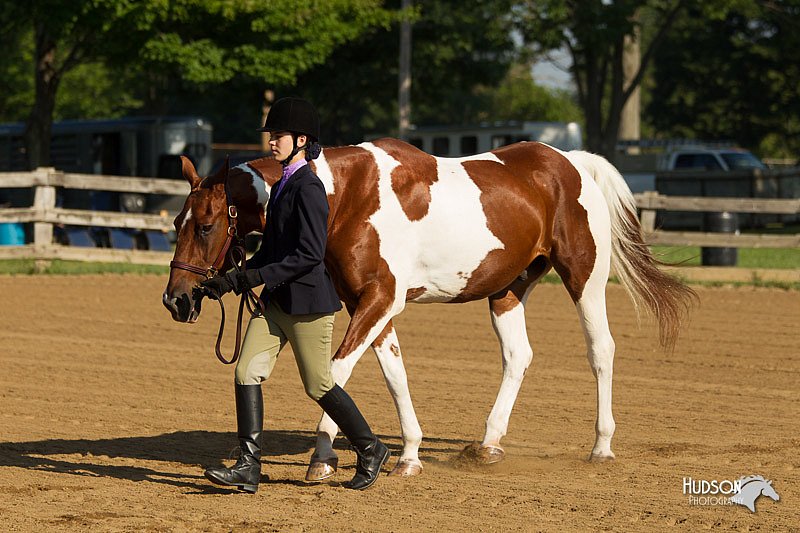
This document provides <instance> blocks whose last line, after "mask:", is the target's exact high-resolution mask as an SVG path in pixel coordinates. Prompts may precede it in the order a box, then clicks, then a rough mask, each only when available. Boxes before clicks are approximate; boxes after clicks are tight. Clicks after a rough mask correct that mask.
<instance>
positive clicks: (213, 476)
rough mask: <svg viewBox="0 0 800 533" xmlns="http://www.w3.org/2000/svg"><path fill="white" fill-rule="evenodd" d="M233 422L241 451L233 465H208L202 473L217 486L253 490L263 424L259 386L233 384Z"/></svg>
mask: <svg viewBox="0 0 800 533" xmlns="http://www.w3.org/2000/svg"><path fill="white" fill-rule="evenodd" d="M236 425H237V427H238V432H237V433H238V436H239V446H240V448H241V450H242V452H241V455H239V459H238V460H237V461H236V464H235V465H233V466H232V467H230V468H225V467H222V468H209V469H207V470H206V472H205V475H206V478H208V479H209V481H212V482H214V483H216V484H218V485H229V486H233V487H237V488H238V489H239V490H243V491H245V492H250V493H254V492H256V491H257V490H258V483H259V482H260V481H261V431H262V429H263V427H264V399H263V398H262V396H261V385H239V384H238V383H237V384H236Z"/></svg>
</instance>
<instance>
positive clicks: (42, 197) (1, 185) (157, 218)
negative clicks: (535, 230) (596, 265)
mask: <svg viewBox="0 0 800 533" xmlns="http://www.w3.org/2000/svg"><path fill="white" fill-rule="evenodd" d="M30 187H34V188H35V194H34V201H33V206H31V207H18V208H7V209H0V223H3V222H22V223H32V224H33V242H32V243H31V244H27V245H23V246H0V259H13V258H24V259H37V260H50V259H71V260H79V261H100V262H129V263H138V264H156V265H166V264H168V263H169V261H170V259H171V258H172V254H171V253H165V252H151V251H145V250H120V249H110V248H82V247H72V246H63V245H58V244H54V243H53V226H54V225H55V224H70V225H77V226H97V227H115V228H132V229H143V230H144V229H148V230H160V231H165V232H166V231H169V230H170V229H171V228H172V216H173V215H174V213H172V214H166V213H164V214H159V215H154V214H144V213H120V212H108V211H88V210H80V209H64V208H59V207H56V187H63V188H65V189H80V190H99V191H116V192H128V193H140V194H162V195H176V196H186V195H187V194H188V193H189V185H188V183H186V182H185V181H180V180H167V179H152V178H129V177H120V176H100V175H94V174H70V173H64V172H60V171H57V170H54V169H52V168H40V169H37V170H35V171H33V172H3V173H0V189H6V188H30ZM635 198H636V202H637V205H638V206H639V208H640V210H641V222H642V226H643V228H644V231H645V236H646V238H647V241H648V243H650V244H665V245H677V246H709V247H714V246H717V247H731V248H798V247H800V234H794V235H765V234H750V233H748V234H738V233H737V234H733V233H707V232H695V231H692V232H689V231H662V230H658V229H656V228H655V223H656V211H658V210H666V211H698V212H722V211H729V212H739V213H762V214H789V215H796V214H798V213H800V199H788V200H786V199H766V198H706V197H692V196H664V195H660V194H658V193H655V192H646V193H642V194H637V195H635Z"/></svg>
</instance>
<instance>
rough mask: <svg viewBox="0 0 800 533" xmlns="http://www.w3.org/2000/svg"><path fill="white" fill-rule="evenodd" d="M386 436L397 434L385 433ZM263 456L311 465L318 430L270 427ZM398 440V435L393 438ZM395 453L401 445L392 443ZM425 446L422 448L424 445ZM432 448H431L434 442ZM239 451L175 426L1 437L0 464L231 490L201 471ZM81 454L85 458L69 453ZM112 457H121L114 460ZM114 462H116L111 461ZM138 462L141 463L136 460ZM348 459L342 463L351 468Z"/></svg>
mask: <svg viewBox="0 0 800 533" xmlns="http://www.w3.org/2000/svg"><path fill="white" fill-rule="evenodd" d="M380 437H381V438H382V439H384V440H387V439H392V437H387V436H384V435H380ZM263 439H264V441H263V442H264V449H263V450H262V458H261V462H262V463H264V464H265V465H269V464H270V463H273V464H276V463H280V464H283V465H286V464H289V465H294V466H306V465H307V464H308V463H307V461H308V459H309V457H310V456H311V452H312V450H313V449H314V445H315V442H316V433H314V432H311V431H265V432H264V437H263ZM392 440H394V439H392ZM427 440H428V443H429V444H431V443H438V444H439V445H440V446H445V447H446V448H449V446H448V445H450V444H456V443H462V444H463V441H458V440H454V439H440V438H432V439H427ZM388 444H389V447H390V448H391V449H392V453H393V455H394V456H395V457H398V456H399V454H400V450H401V448H402V446H401V445H400V444H399V443H397V444H395V443H388ZM334 448H335V449H337V450H344V449H347V448H348V442H347V440H346V439H344V438H342V437H341V436H339V438H337V439H336V441H335V443H334ZM425 449H426V448H423V449H422V450H425ZM429 450H430V448H429ZM237 453H238V449H237V440H236V435H235V433H228V432H212V431H176V432H173V433H164V434H162V435H153V436H145V437H117V438H111V439H98V440H87V439H75V440H66V439H51V440H40V441H31V442H9V443H0V467H4V466H9V467H17V468H25V469H29V470H40V471H44V472H55V473H63V474H72V475H78V476H88V477H110V478H117V479H126V480H129V481H150V482H154V483H162V484H166V485H173V486H178V487H189V488H195V489H198V490H200V491H201V492H203V493H219V492H220V491H226V490H227V489H224V488H222V487H213V486H209V485H208V482H207V481H206V480H205V478H204V477H203V475H202V471H203V469H205V468H206V467H211V466H220V465H221V464H222V462H223V460H226V459H233V458H235V457H236V455H237ZM70 455H72V456H74V455H80V456H81V457H80V458H73V457H64V456H70ZM285 455H290V456H300V457H299V460H297V461H290V462H287V461H285V460H280V461H277V460H274V459H271V458H273V457H280V456H285ZM109 459H119V460H118V461H110V460H109ZM139 461H162V462H169V463H181V464H184V465H189V466H193V467H197V469H196V471H197V474H185V473H180V472H176V471H175V470H174V469H171V468H169V467H168V466H165V467H164V468H163V469H158V470H157V469H156V468H158V466H157V465H151V466H154V467H156V468H151V467H148V466H143V465H142V464H141V463H138V462H139ZM109 463H115V464H109ZM137 463H138V464H137ZM347 466H348V465H343V467H344V469H345V470H346V469H347ZM263 482H264V483H290V484H305V483H303V482H300V481H292V480H268V478H267V476H264V478H263Z"/></svg>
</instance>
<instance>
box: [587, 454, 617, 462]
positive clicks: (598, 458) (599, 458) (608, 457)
mask: <svg viewBox="0 0 800 533" xmlns="http://www.w3.org/2000/svg"><path fill="white" fill-rule="evenodd" d="M614 459H615V457H614V453H613V452H605V453H594V452H592V454H591V455H590V456H589V462H590V463H609V462H611V461H613V460H614Z"/></svg>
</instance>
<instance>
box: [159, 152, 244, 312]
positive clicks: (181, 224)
mask: <svg viewBox="0 0 800 533" xmlns="http://www.w3.org/2000/svg"><path fill="white" fill-rule="evenodd" d="M181 161H182V164H183V166H182V172H183V177H184V178H186V181H188V182H189V185H191V191H190V192H189V196H188V197H187V198H186V202H185V203H184V204H183V210H182V211H181V212H180V213H179V214H178V216H177V217H175V231H176V232H177V235H178V241H177V243H176V245H175V256H174V258H173V264H174V263H175V262H179V263H183V264H185V265H190V266H193V267H196V268H197V269H198V270H199V272H195V271H191V270H186V269H183V268H175V267H173V268H172V269H171V270H170V275H169V282H168V283H167V288H166V290H165V291H164V294H163V297H162V301H163V303H164V307H166V308H167V309H169V312H170V313H172V318H173V320H176V321H178V322H190V323H192V322H195V321H196V320H197V317H198V316H199V315H200V302H201V299H202V298H200V297H199V296H198V295H197V294H196V293H195V291H193V289H194V288H195V287H196V286H197V284H198V283H199V282H200V281H201V280H202V279H204V277H205V276H204V275H203V274H201V273H200V272H202V271H204V270H206V269H208V268H209V267H211V265H212V264H213V263H214V260H215V259H216V258H217V256H218V255H219V253H220V250H221V249H222V248H223V246H224V244H225V240H226V238H227V236H228V216H227V200H226V195H225V180H226V178H227V174H228V167H227V165H225V166H224V167H223V168H222V169H221V170H220V171H219V172H218V173H217V174H215V175H213V176H209V177H207V178H205V179H203V178H201V177H200V176H198V175H197V170H195V168H194V165H193V164H192V162H191V161H189V159H188V158H186V157H181ZM242 229H243V230H244V228H242ZM242 235H244V234H243V233H242ZM227 268H229V265H228V264H227V259H226V264H224V265H223V267H222V268H221V269H220V270H221V271H225V270H226V269H227Z"/></svg>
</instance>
